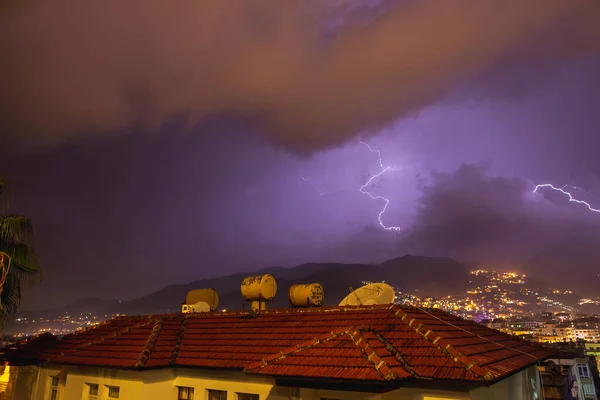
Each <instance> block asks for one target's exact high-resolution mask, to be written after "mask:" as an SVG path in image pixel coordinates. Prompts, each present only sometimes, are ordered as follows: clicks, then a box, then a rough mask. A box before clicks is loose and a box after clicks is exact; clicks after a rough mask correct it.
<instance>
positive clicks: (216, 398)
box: [208, 389, 227, 400]
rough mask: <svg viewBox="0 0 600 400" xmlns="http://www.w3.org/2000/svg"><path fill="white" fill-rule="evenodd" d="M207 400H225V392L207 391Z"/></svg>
mask: <svg viewBox="0 0 600 400" xmlns="http://www.w3.org/2000/svg"><path fill="white" fill-rule="evenodd" d="M208 400H227V392H226V391H224V390H210V389H209V390H208Z"/></svg>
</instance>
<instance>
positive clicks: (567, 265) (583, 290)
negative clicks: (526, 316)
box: [523, 235, 600, 297]
mask: <svg viewBox="0 0 600 400" xmlns="http://www.w3.org/2000/svg"><path fill="white" fill-rule="evenodd" d="M598 249H600V237H599V236H597V235H589V236H581V237H569V238H566V239H565V240H563V241H562V242H559V243H557V244H556V245H554V246H550V247H548V248H546V249H544V250H543V251H541V252H539V253H538V254H537V255H535V256H534V257H532V258H531V259H529V260H527V261H525V262H524V263H523V270H525V271H527V273H529V274H531V275H532V276H533V277H535V278H537V279H538V280H539V281H541V282H543V283H542V284H541V285H540V286H543V287H546V288H549V287H556V288H563V289H571V290H574V291H577V292H578V293H580V294H582V295H586V296H592V297H596V296H598V287H600V258H597V257H595V256H594V255H595V254H597V253H598Z"/></svg>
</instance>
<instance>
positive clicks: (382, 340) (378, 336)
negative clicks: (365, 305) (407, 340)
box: [371, 330, 431, 379]
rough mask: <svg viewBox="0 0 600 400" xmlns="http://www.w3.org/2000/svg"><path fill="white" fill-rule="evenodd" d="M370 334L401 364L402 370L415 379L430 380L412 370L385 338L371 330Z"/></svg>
mask: <svg viewBox="0 0 600 400" xmlns="http://www.w3.org/2000/svg"><path fill="white" fill-rule="evenodd" d="M371 333H373V335H375V337H376V338H377V340H379V341H380V342H381V343H382V344H383V345H384V346H385V348H386V349H387V351H389V352H390V353H391V354H392V355H393V356H394V358H395V359H396V360H398V362H399V363H400V364H402V368H404V369H405V370H406V371H407V372H408V373H409V374H411V375H412V376H414V377H415V378H417V379H431V378H424V377H422V376H420V375H418V374H417V373H416V372H415V370H414V368H413V367H412V365H410V364H409V363H408V362H407V361H406V360H405V359H404V357H403V356H402V354H400V352H399V351H398V349H397V348H395V347H394V346H393V345H392V344H391V343H390V342H389V341H388V340H387V339H386V338H384V337H383V336H382V335H381V334H380V333H379V332H377V331H375V330H372V331H371Z"/></svg>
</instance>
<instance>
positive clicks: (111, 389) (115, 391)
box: [106, 385, 121, 399]
mask: <svg viewBox="0 0 600 400" xmlns="http://www.w3.org/2000/svg"><path fill="white" fill-rule="evenodd" d="M106 388H107V389H108V398H109V399H118V398H119V394H120V392H121V388H120V387H118V386H108V385H107V386H106Z"/></svg>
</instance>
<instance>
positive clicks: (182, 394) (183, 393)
mask: <svg viewBox="0 0 600 400" xmlns="http://www.w3.org/2000/svg"><path fill="white" fill-rule="evenodd" d="M177 390H178V392H179V393H178V394H177V400H194V388H193V387H184V386H179V387H178V388H177Z"/></svg>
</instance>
